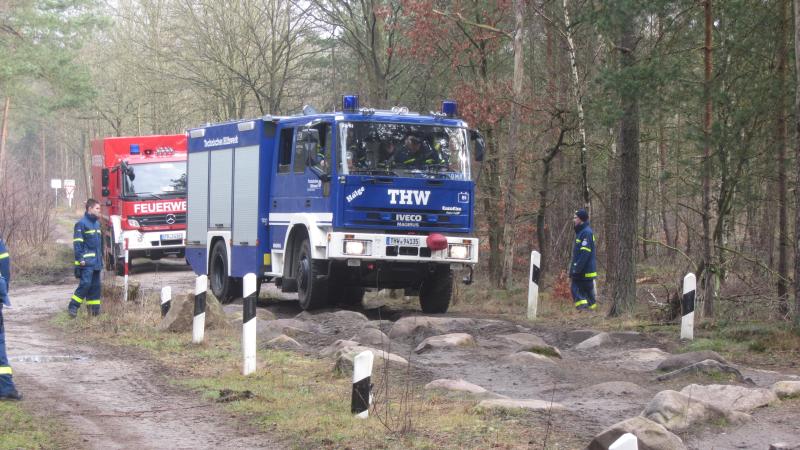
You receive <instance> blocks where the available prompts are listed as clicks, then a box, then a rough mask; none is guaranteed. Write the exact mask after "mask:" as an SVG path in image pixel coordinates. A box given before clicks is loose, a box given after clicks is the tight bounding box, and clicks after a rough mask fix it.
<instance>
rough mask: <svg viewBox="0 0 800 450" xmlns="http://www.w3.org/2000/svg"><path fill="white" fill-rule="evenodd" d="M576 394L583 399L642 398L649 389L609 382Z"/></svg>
mask: <svg viewBox="0 0 800 450" xmlns="http://www.w3.org/2000/svg"><path fill="white" fill-rule="evenodd" d="M576 393H580V395H577V396H578V397H581V398H590V397H630V396H636V397H640V396H643V395H647V393H648V392H647V389H644V388H643V387H641V386H639V385H638V384H636V383H631V382H630V381H607V382H605V383H598V384H595V385H593V386H588V387H584V388H581V389H578V390H577V391H576Z"/></svg>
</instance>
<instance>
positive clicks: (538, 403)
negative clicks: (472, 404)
mask: <svg viewBox="0 0 800 450" xmlns="http://www.w3.org/2000/svg"><path fill="white" fill-rule="evenodd" d="M476 408H477V409H528V410H533V411H564V410H566V409H567V408H566V407H565V406H564V405H562V404H560V403H553V402H548V401H545V400H536V399H513V398H495V399H491V400H482V401H481V402H480V403H478V406H476Z"/></svg>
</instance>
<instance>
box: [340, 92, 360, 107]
mask: <svg viewBox="0 0 800 450" xmlns="http://www.w3.org/2000/svg"><path fill="white" fill-rule="evenodd" d="M342 110H344V111H358V96H357V95H343V96H342Z"/></svg>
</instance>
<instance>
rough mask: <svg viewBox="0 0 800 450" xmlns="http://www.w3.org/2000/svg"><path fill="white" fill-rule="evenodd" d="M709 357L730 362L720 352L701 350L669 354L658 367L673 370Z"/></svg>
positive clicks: (663, 370) (661, 369) (667, 370)
mask: <svg viewBox="0 0 800 450" xmlns="http://www.w3.org/2000/svg"><path fill="white" fill-rule="evenodd" d="M707 359H711V360H714V361H717V362H720V363H722V364H728V361H725V358H723V357H722V356H720V355H719V353H717V352H713V351H711V350H703V351H700V352H689V353H679V354H677V355H672V356H669V357H668V358H666V359H665V360H664V361H662V362H661V364H659V365H658V367H657V369H658V370H660V371H662V372H671V371H673V370H678V369H682V368H684V367H686V366H691V365H692V364H695V363H699V362H700V361H705V360H707Z"/></svg>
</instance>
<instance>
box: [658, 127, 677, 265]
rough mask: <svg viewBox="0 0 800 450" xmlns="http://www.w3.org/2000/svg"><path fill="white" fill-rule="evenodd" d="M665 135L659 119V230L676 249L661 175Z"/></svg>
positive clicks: (663, 167)
mask: <svg viewBox="0 0 800 450" xmlns="http://www.w3.org/2000/svg"><path fill="white" fill-rule="evenodd" d="M665 133H666V127H665V126H664V120H663V118H660V120H659V122H658V177H657V181H658V184H657V186H658V200H659V201H658V204H659V205H658V210H659V215H660V216H661V228H662V229H663V230H664V239H665V240H666V241H667V245H669V246H670V247H677V246H678V242H677V239H676V238H673V232H672V230H670V225H669V216H668V215H667V204H668V203H669V201H668V199H667V186H666V180H665V179H664V176H663V174H665V173H666V172H667V138H666V136H664V135H665ZM675 228H676V231H675V232H676V233H677V224H676V227H675ZM668 253H669V254H670V255H672V256H674V255H675V251H674V250H669V252H668Z"/></svg>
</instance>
